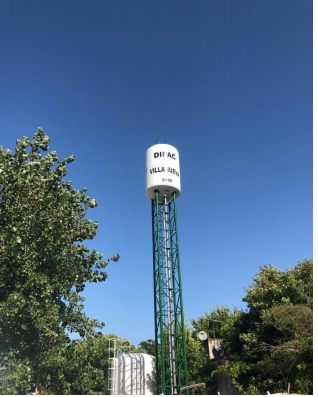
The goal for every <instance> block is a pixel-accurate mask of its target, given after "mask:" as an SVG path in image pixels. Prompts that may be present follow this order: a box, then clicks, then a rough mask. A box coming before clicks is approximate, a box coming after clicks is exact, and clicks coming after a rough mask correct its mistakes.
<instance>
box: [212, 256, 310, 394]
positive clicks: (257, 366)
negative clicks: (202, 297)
mask: <svg viewBox="0 0 318 397" xmlns="http://www.w3.org/2000/svg"><path fill="white" fill-rule="evenodd" d="M243 301H244V302H246V303H247V311H241V312H236V313H234V314H233V315H232V316H230V317H229V318H228V321H226V322H225V323H224V324H223V325H222V327H221V329H220V332H221V334H222V336H223V338H224V346H225V349H226V351H227V353H228V355H229V356H230V357H232V359H233V360H234V361H233V362H231V363H230V364H228V365H226V366H223V367H221V366H219V367H218V370H217V371H214V374H215V373H217V372H226V373H228V374H229V375H230V376H231V378H232V379H233V383H234V385H235V386H236V387H237V388H238V389H239V390H240V392H241V393H244V394H265V393H266V392H267V391H269V392H270V393H275V392H276V393H277V392H286V391H287V387H288V383H290V384H291V390H292V392H293V393H300V394H312V384H313V379H312V377H313V353H312V351H313V349H312V346H313V327H312V319H313V312H312V306H313V261H312V260H307V259H306V260H304V261H302V262H299V263H298V265H297V266H296V267H295V268H290V269H288V270H286V271H280V270H279V269H278V268H276V267H275V266H272V265H271V266H268V267H267V266H264V267H260V272H259V273H258V274H257V275H256V276H255V278H254V280H253V284H252V285H249V287H248V288H247V289H246V296H245V297H244V298H243Z"/></svg>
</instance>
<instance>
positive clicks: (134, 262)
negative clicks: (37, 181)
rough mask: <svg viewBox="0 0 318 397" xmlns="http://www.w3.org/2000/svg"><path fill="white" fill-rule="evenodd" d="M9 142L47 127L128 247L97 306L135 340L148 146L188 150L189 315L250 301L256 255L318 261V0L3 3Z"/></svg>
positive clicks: (147, 227) (145, 271) (146, 220)
mask: <svg viewBox="0 0 318 397" xmlns="http://www.w3.org/2000/svg"><path fill="white" fill-rule="evenodd" d="M0 44H1V62H0V112H1V115H0V144H1V145H2V146H4V147H5V148H11V149H13V148H14V146H15V140H16V139H18V138H20V137H21V136H23V135H26V136H32V134H33V133H34V132H35V131H36V129H37V127H38V126H40V127H42V128H43V129H44V130H45V132H46V133H47V134H48V135H49V136H50V137H51V138H52V141H51V144H50V148H51V150H56V151H57V152H58V155H59V157H60V159H62V158H64V157H66V156H68V155H71V154H74V155H75V162H74V163H73V164H71V165H70V167H69V175H68V179H69V180H71V181H72V182H73V184H74V186H75V187H76V188H79V189H80V188H82V187H84V186H85V187H87V188H88V194H89V195H90V196H91V197H94V198H95V199H96V200H97V201H98V207H97V208H96V209H93V210H91V211H89V212H88V217H89V218H92V219H96V220H98V221H99V225H100V227H99V233H98V236H97V237H96V238H95V239H94V240H93V241H92V242H89V244H88V245H89V247H90V248H95V249H96V250H98V251H100V252H103V253H104V254H105V255H106V256H111V255H113V254H115V253H119V255H120V256H121V259H120V261H119V262H118V263H115V264H111V265H110V266H109V267H108V275H109V279H108V280H107V281H106V282H105V283H100V284H93V285H89V286H88V287H87V288H86V290H85V293H84V295H85V296H86V297H87V300H86V313H87V314H88V315H89V316H90V317H92V318H98V319H99V320H101V321H105V323H106V327H105V328H104V330H103V332H105V333H110V332H114V333H116V334H118V335H119V336H121V337H123V338H128V339H130V341H131V342H132V343H134V344H138V343H139V342H140V341H142V340H145V339H148V338H154V319H153V317H154V316H153V285H152V281H153V278H152V239H151V208H150V201H149V200H148V199H147V198H146V196H145V180H144V178H145V152H146V150H147V149H148V147H150V146H152V145H153V144H154V143H155V140H156V137H157V136H158V135H159V136H163V137H167V139H168V143H170V144H171V145H173V146H175V147H176V148H177V149H178V150H179V153H180V167H181V178H182V179H181V183H182V193H181V196H180V198H179V199H178V217H179V238H180V256H181V266H182V277H183V291H184V296H183V299H184V308H185V313H186V320H187V321H188V322H189V321H190V319H191V318H197V317H199V316H200V315H203V314H204V313H205V311H207V310H209V309H213V307H215V306H216V305H217V304H220V305H228V306H230V308H233V306H234V305H236V306H237V307H239V308H241V307H242V308H243V307H244V306H243V304H242V302H241V298H242V297H243V296H244V287H246V286H248V284H249V283H250V282H251V281H252V278H253V276H254V275H255V274H256V273H257V272H258V266H260V265H268V264H274V265H276V266H277V267H279V268H280V269H282V270H285V269H287V268H288V267H293V266H295V265H296V264H297V262H298V261H299V260H301V259H302V258H304V257H307V258H312V248H313V247H312V246H313V240H312V204H313V203H312V116H313V111H312V2H311V1H309V0H299V1H296V0H280V1H277V0H261V1H255V0H250V1H247V0H241V1H237V0H233V1H229V0H208V1H205V0H200V1H195V0H193V1H185V0H182V1H171V0H161V1H149V0H145V1H138V0H134V1H129V0H126V1H122V0H116V1H115V0H113V1H106V0H94V1H82V0H67V1H65V0H54V1H52V0H51V1H42V0H41V1H40V0H31V1H25V0H23V1H19V0H15V1H10V0H2V1H1V3H0Z"/></svg>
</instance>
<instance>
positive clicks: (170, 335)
mask: <svg viewBox="0 0 318 397" xmlns="http://www.w3.org/2000/svg"><path fill="white" fill-rule="evenodd" d="M151 208H152V232H153V264H154V309H155V310H154V312H155V338H156V355H157V357H156V370H157V372H156V376H157V394H161V393H162V394H164V395H166V394H180V392H181V390H180V389H181V388H182V387H186V386H188V373H187V358H186V343H185V326H184V313H183V301H182V285H181V270H180V254H179V240H178V226H177V206H176V194H175V193H174V194H173V196H172V197H167V196H160V195H159V192H158V191H156V197H155V200H152V201H151ZM187 394H188V390H187Z"/></svg>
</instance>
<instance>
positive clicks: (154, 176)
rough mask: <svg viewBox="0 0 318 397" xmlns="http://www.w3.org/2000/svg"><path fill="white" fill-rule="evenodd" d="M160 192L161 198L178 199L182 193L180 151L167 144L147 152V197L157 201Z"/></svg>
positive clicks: (157, 145) (160, 144) (152, 147)
mask: <svg viewBox="0 0 318 397" xmlns="http://www.w3.org/2000/svg"><path fill="white" fill-rule="evenodd" d="M156 190H158V192H159V196H160V198H162V197H164V196H167V197H171V196H172V195H173V193H174V192H175V193H176V197H179V196H180V193H181V182H180V162H179V152H178V150H177V149H176V148H175V147H173V146H171V145H168V144H166V143H159V144H156V145H154V146H151V147H150V148H149V149H148V150H147V152H146V196H147V197H148V198H149V199H151V200H155V198H156V193H155V191H156Z"/></svg>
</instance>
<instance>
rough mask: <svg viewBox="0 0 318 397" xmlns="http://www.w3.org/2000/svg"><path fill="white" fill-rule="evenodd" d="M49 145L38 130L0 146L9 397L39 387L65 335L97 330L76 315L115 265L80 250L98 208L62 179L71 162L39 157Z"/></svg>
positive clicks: (1, 303)
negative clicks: (89, 285) (87, 290)
mask: <svg viewBox="0 0 318 397" xmlns="http://www.w3.org/2000/svg"><path fill="white" fill-rule="evenodd" d="M49 141H50V138H49V137H48V136H47V135H45V133H44V131H43V130H42V129H41V128H39V129H38V131H37V132H36V133H35V134H34V136H33V140H30V139H29V138H27V137H25V136H24V137H22V139H20V140H17V143H16V148H15V152H14V153H12V152H11V151H10V150H6V151H5V150H4V149H3V148H2V147H0V382H1V383H0V387H1V390H2V391H4V392H7V393H9V394H13V393H20V394H24V393H27V392H28V390H29V388H30V384H32V383H36V385H37V386H38V387H41V384H42V383H41V382H42V378H43V368H46V367H47V366H48V363H49V362H53V361H54V360H55V361H56V362H57V361H58V358H59V356H60V355H61V354H62V356H63V349H66V346H67V344H69V342H70V341H69V338H68V336H67V334H66V331H69V332H77V333H78V334H79V335H80V336H81V337H84V336H87V335H94V332H95V331H94V329H95V328H96V327H102V326H103V323H100V322H99V321H97V320H91V319H89V318H88V317H87V316H86V315H85V313H84V312H83V311H82V309H83V301H84V299H85V298H84V297H82V296H81V295H80V293H81V292H82V291H83V290H84V287H85V283H86V282H95V283H97V282H101V281H105V280H106V278H107V273H106V272H105V268H106V266H107V265H108V263H109V262H110V260H113V261H117V260H118V259H119V256H118V255H115V256H113V257H112V258H107V259H104V258H103V255H102V254H100V253H99V252H97V251H95V250H92V251H90V250H89V249H88V248H87V247H86V246H85V245H83V244H81V243H82V242H83V241H84V240H86V239H93V238H94V236H95V235H96V233H97V231H98V223H97V221H92V220H91V219H87V218H86V217H85V214H86V211H87V210H88V209H90V208H94V207H96V206H97V202H96V200H95V199H91V198H90V197H89V196H88V195H87V194H86V189H85V188H83V189H82V190H81V191H79V190H76V189H75V188H74V187H73V185H72V183H71V182H69V181H66V180H65V176H66V175H67V165H68V164H69V163H71V162H73V161H74V156H69V157H67V158H66V159H64V160H62V161H59V159H58V157H57V154H56V152H54V151H52V152H48V153H47V154H46V155H44V154H43V152H47V151H48V149H49V147H48V143H49ZM63 357H64V356H63ZM61 365H62V364H61ZM13 368H15V370H13Z"/></svg>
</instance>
